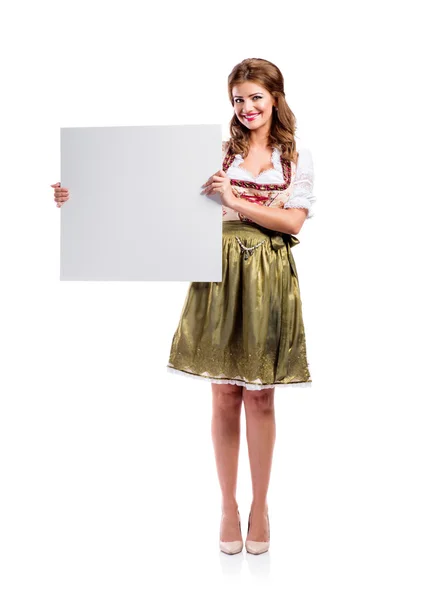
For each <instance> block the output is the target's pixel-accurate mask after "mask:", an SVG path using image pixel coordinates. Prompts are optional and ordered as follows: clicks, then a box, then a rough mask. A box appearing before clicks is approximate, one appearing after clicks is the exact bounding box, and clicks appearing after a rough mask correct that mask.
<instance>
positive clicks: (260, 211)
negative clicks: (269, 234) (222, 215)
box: [231, 195, 308, 235]
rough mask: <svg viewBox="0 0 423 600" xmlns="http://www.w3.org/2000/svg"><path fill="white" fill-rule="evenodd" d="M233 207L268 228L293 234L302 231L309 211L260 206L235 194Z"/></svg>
mask: <svg viewBox="0 0 423 600" xmlns="http://www.w3.org/2000/svg"><path fill="white" fill-rule="evenodd" d="M231 208H233V210H235V211H236V212H240V213H241V214H243V215H245V216H246V217H248V218H249V219H251V220H253V221H254V222H255V223H257V224H258V225H262V226H263V227H267V229H272V230H273V231H280V232H281V233H290V234H292V235H297V233H299V232H300V230H301V227H302V226H303V223H304V221H305V220H306V218H307V213H308V210H307V209H306V208H289V209H288V208H287V209H280V208H272V207H269V206H260V205H259V204H254V203H253V202H249V201H248V200H244V199H243V198H237V197H236V196H235V195H234V200H233V203H232V206H231Z"/></svg>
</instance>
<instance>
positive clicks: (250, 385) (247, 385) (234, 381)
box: [166, 364, 312, 390]
mask: <svg viewBox="0 0 423 600" xmlns="http://www.w3.org/2000/svg"><path fill="white" fill-rule="evenodd" d="M309 366H310V365H309ZM166 369H167V372H168V373H174V374H177V375H182V376H185V377H191V378H195V379H207V381H209V382H210V383H231V384H233V385H239V386H244V387H245V388H246V389H247V390H265V389H270V388H275V387H285V388H286V387H293V386H296V387H308V388H309V387H311V385H312V382H311V381H298V382H293V383H276V384H270V385H265V384H260V383H248V382H247V381H245V380H241V379H239V380H238V379H214V378H213V377H209V375H208V373H207V372H205V373H202V374H201V375H197V374H196V373H187V372H185V371H179V370H178V369H175V367H173V366H172V365H170V364H168V365H167V367H166ZM222 377H224V375H223V374H222Z"/></svg>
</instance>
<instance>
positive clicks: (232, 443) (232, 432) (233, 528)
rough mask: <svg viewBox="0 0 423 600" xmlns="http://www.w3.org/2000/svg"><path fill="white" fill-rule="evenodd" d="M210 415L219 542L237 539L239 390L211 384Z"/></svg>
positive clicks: (240, 395) (220, 384)
mask: <svg viewBox="0 0 423 600" xmlns="http://www.w3.org/2000/svg"><path fill="white" fill-rule="evenodd" d="M212 397H213V414H212V423H211V432H212V439H213V445H214V452H215V458H216V467H217V474H218V478H219V483H220V488H221V490H222V522H221V538H220V539H221V540H222V541H223V542H230V541H233V540H239V539H241V538H240V532H239V524H238V503H237V500H236V484H237V475H238V456H239V445H240V421H241V406H242V387H241V386H238V385H235V384H231V383H212Z"/></svg>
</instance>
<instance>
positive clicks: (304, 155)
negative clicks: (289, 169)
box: [296, 145, 313, 171]
mask: <svg viewBox="0 0 423 600" xmlns="http://www.w3.org/2000/svg"><path fill="white" fill-rule="evenodd" d="M296 150H297V153H298V157H297V170H301V171H312V170H313V155H312V152H311V150H310V147H309V146H308V145H307V146H306V145H300V146H298V145H297V147H296Z"/></svg>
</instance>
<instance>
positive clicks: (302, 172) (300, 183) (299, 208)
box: [233, 148, 316, 235]
mask: <svg viewBox="0 0 423 600" xmlns="http://www.w3.org/2000/svg"><path fill="white" fill-rule="evenodd" d="M313 186H314V166H313V158H312V155H311V152H310V150H309V149H308V148H303V149H301V150H300V152H299V157H298V162H297V168H296V173H295V179H294V181H293V189H292V194H291V196H290V197H289V199H288V201H287V202H285V204H284V206H283V209H278V208H274V207H269V206H260V205H258V204H253V203H252V202H249V201H248V200H244V199H243V198H237V197H236V196H234V199H233V204H234V206H233V209H234V210H236V211H237V212H240V213H242V214H243V215H245V216H246V217H248V218H249V219H252V220H253V221H255V222H256V223H258V224H259V225H262V226H263V227H267V228H268V229H273V230H274V231H280V232H282V233H290V234H292V235H296V234H297V233H299V232H300V230H301V227H302V226H303V224H304V221H305V220H306V219H308V218H310V217H312V216H313V213H312V205H313V204H314V202H315V201H316V197H315V196H314V195H313Z"/></svg>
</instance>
